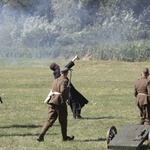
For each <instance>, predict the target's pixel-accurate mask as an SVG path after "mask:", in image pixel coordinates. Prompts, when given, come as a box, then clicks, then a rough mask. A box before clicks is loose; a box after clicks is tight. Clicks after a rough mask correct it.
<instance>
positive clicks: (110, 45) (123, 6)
mask: <svg viewBox="0 0 150 150" xmlns="http://www.w3.org/2000/svg"><path fill="white" fill-rule="evenodd" d="M0 6H1V7H0V13H1V15H0V20H1V21H0V42H1V43H2V44H1V46H0V49H1V51H0V56H1V57H35V58H41V57H50V58H57V57H62V58H69V57H71V56H72V55H73V54H75V53H76V52H78V53H79V54H80V56H81V57H84V56H86V55H87V54H89V53H91V55H92V56H91V59H101V60H108V59H109V60H132V61H139V60H140V61H145V60H149V54H147V53H148V52H147V51H148V49H149V47H150V45H149V43H150V42H149V41H150V20H149V16H150V1H149V0H143V1H141V0H125V1H121V0H114V1H111V0H94V1H91V0H70V1H66V0H62V1H59V0H43V1H40V0H31V1H27V0H24V1H23V0H17V1H13V0H10V1H7V0H2V1H1V3H0ZM139 41H140V43H138V42H139ZM144 43H147V44H146V45H145V44H144ZM139 44H140V47H139V48H141V50H139V51H138V52H137V50H136V47H138V45H139ZM132 45H134V46H132ZM123 46H124V47H123ZM139 48H138V49H139ZM120 55H121V56H120ZM141 56H142V57H143V58H141ZM118 57H119V58H118ZM135 57H136V58H135ZM124 58H127V59H124Z"/></svg>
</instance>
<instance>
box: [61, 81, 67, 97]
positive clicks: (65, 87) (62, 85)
mask: <svg viewBox="0 0 150 150" xmlns="http://www.w3.org/2000/svg"><path fill="white" fill-rule="evenodd" d="M67 86H68V80H67V79H65V80H63V82H62V83H61V87H60V93H62V95H63V96H65V97H68V87H67Z"/></svg>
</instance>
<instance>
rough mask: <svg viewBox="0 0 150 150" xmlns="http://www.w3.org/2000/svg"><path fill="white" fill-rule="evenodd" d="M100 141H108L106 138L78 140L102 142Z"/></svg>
mask: <svg viewBox="0 0 150 150" xmlns="http://www.w3.org/2000/svg"><path fill="white" fill-rule="evenodd" d="M100 141H106V138H98V139H86V140H76V142H100Z"/></svg>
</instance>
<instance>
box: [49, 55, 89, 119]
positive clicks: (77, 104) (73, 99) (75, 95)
mask: <svg viewBox="0 0 150 150" xmlns="http://www.w3.org/2000/svg"><path fill="white" fill-rule="evenodd" d="M77 59H79V58H78V56H77V55H76V56H75V57H74V58H73V59H72V60H71V61H70V62H69V63H68V64H67V65H66V66H65V67H67V68H68V69H71V68H72V67H73V66H74V65H75V63H74V62H75V60H77ZM50 69H51V70H52V71H54V72H53V74H54V78H55V79H56V78H58V77H59V76H60V67H59V65H58V64H56V63H52V64H51V65H50ZM69 87H70V90H69V97H68V104H69V105H70V108H71V110H72V112H73V117H74V118H75V119H82V117H81V109H82V108H83V106H84V105H85V104H87V103H88V100H87V99H86V98H85V97H84V96H83V95H82V94H81V93H80V92H79V91H77V90H76V89H75V87H74V86H73V84H72V83H71V81H70V86H69Z"/></svg>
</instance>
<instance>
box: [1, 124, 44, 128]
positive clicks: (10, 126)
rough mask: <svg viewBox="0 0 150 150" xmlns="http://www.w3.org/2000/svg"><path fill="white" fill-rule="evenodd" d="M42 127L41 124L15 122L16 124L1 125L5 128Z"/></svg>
mask: <svg viewBox="0 0 150 150" xmlns="http://www.w3.org/2000/svg"><path fill="white" fill-rule="evenodd" d="M40 127H42V126H41V125H34V124H31V125H18V124H14V125H9V126H0V128H2V129H5V128H40Z"/></svg>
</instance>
